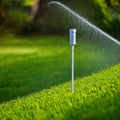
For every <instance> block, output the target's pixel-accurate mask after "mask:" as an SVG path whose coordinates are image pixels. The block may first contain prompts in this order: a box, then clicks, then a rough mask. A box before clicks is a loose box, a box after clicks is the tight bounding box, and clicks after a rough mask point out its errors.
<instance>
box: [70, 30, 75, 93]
mask: <svg viewBox="0 0 120 120" xmlns="http://www.w3.org/2000/svg"><path fill="white" fill-rule="evenodd" d="M69 32H70V46H71V57H72V59H71V60H72V62H71V63H72V69H71V77H72V92H74V45H76V29H70V30H69Z"/></svg>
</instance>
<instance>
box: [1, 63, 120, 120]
mask: <svg viewBox="0 0 120 120" xmlns="http://www.w3.org/2000/svg"><path fill="white" fill-rule="evenodd" d="M70 86H71V84H70V82H66V83H64V84H61V85H57V86H54V87H52V88H50V89H47V90H43V91H41V92H40V91H39V92H36V93H34V94H31V95H28V96H25V97H21V98H18V99H14V100H11V101H9V102H6V103H3V104H0V111H1V113H0V119H1V120H19V119H22V120H90V119H91V120H119V119H120V116H119V113H120V89H119V88H120V64H118V65H116V66H114V67H111V68H109V69H107V70H104V71H102V72H100V73H97V74H93V75H91V76H88V77H84V78H82V79H77V80H75V92H74V93H71V89H70Z"/></svg>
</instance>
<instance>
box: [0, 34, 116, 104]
mask: <svg viewBox="0 0 120 120" xmlns="http://www.w3.org/2000/svg"><path fill="white" fill-rule="evenodd" d="M113 57H115V56H112V58H113ZM116 60H117V59H115V61H113V59H111V57H110V55H108V52H105V50H104V49H103V48H102V49H101V48H97V46H96V45H94V44H92V45H91V44H86V43H85V42H81V43H80V44H79V43H78V45H76V47H75V78H81V77H84V76H87V75H90V74H92V73H95V72H98V71H100V70H103V69H105V68H107V67H109V66H111V65H114V64H115V63H117V62H118V61H116ZM70 80H71V50H70V46H69V41H68V38H65V37H60V36H36V37H35V36H34V37H16V36H6V37H2V38H0V102H5V101H8V100H11V99H15V98H17V97H21V96H25V95H28V94H31V93H33V92H36V91H41V90H43V89H46V88H50V87H51V86H54V85H58V84H62V83H64V82H66V81H70Z"/></svg>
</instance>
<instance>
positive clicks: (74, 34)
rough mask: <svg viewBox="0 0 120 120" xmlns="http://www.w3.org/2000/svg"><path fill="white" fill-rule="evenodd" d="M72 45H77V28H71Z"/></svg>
mask: <svg viewBox="0 0 120 120" xmlns="http://www.w3.org/2000/svg"><path fill="white" fill-rule="evenodd" d="M69 32H70V45H76V29H70V31H69Z"/></svg>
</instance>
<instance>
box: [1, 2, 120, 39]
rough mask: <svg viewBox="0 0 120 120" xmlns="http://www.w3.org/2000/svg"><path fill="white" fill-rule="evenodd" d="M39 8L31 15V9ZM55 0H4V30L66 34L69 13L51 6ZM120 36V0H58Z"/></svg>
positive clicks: (17, 32)
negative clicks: (66, 17) (51, 2)
mask: <svg viewBox="0 0 120 120" xmlns="http://www.w3.org/2000/svg"><path fill="white" fill-rule="evenodd" d="M35 1H37V3H38V9H37V11H36V13H35V14H34V19H33V18H32V19H31V12H32V10H33V7H35V4H34V3H35ZM50 1H51V0H0V34H6V33H15V34H18V35H28V34H63V33H62V32H61V31H63V30H65V29H66V24H67V23H66V20H65V16H64V15H63V14H62V12H61V13H60V11H59V10H58V9H51V7H48V5H47V4H48V2H50ZM58 1H59V2H62V3H64V4H65V5H67V6H69V7H70V8H71V9H73V10H74V11H76V12H77V13H79V14H80V15H82V16H83V17H84V18H86V19H87V20H89V21H90V22H92V23H93V24H95V25H96V26H98V27H100V28H101V29H103V30H104V31H106V32H107V33H109V34H111V35H112V36H114V37H115V38H117V39H119V38H120V34H119V28H120V14H119V13H120V0H74V1H73V0H58Z"/></svg>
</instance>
